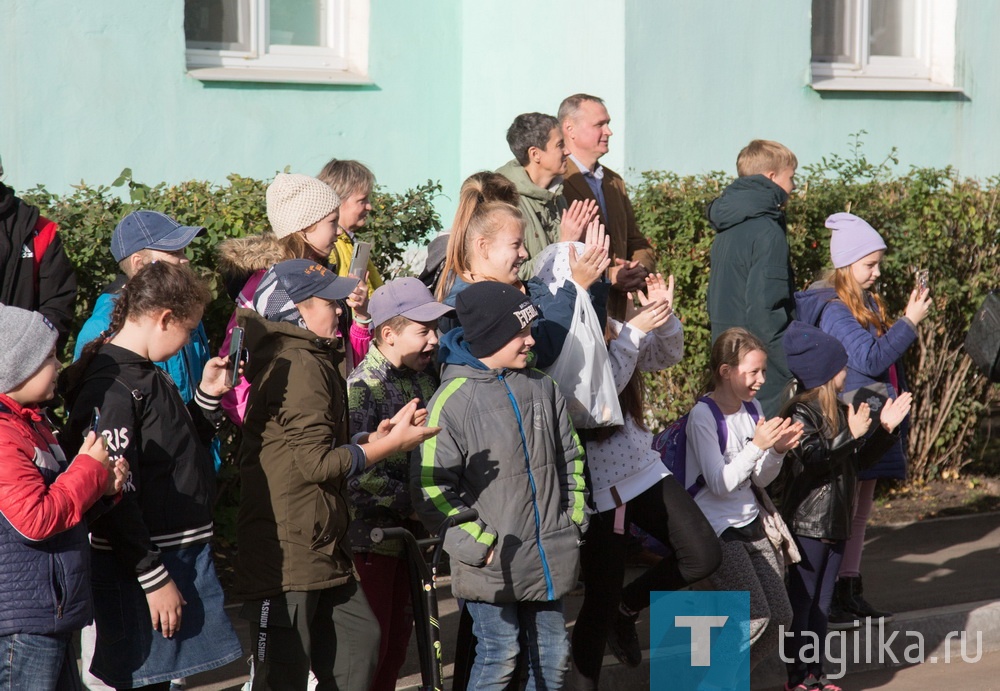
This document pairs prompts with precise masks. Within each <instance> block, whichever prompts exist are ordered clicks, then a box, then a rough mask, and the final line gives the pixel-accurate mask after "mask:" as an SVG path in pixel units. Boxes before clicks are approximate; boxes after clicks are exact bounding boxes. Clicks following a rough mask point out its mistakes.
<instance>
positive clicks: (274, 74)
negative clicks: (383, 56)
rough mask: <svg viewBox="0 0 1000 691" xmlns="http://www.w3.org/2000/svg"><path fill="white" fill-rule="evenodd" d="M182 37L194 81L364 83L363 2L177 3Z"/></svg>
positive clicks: (238, 0)
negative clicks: (181, 6)
mask: <svg viewBox="0 0 1000 691" xmlns="http://www.w3.org/2000/svg"><path fill="white" fill-rule="evenodd" d="M184 35H185V38H186V40H187V63H188V69H189V70H190V73H191V74H192V75H193V76H195V77H197V78H199V79H205V80H245V81H290V82H310V83H316V82H319V83H324V82H325V83H331V82H332V83H364V82H367V81H368V79H367V73H368V0H184Z"/></svg>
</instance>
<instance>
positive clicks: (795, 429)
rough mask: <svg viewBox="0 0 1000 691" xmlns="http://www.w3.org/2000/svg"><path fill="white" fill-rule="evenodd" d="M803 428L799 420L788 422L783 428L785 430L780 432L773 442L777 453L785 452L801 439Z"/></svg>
mask: <svg viewBox="0 0 1000 691" xmlns="http://www.w3.org/2000/svg"><path fill="white" fill-rule="evenodd" d="M803 429H804V428H803V426H802V423H801V422H793V423H792V424H790V425H789V426H788V427H786V428H785V431H784V432H782V434H781V436H780V437H779V438H778V440H777V441H776V442H774V450H775V451H777V452H778V453H787V452H788V451H791V450H792V449H794V448H795V447H796V446H798V445H799V442H800V441H801V440H802V432H803Z"/></svg>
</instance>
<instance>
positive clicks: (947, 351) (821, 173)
mask: <svg viewBox="0 0 1000 691" xmlns="http://www.w3.org/2000/svg"><path fill="white" fill-rule="evenodd" d="M894 154H895V152H893V153H891V154H890V155H889V156H888V157H887V158H886V160H885V161H883V162H882V163H879V164H873V163H871V162H869V161H868V160H867V159H866V158H865V157H864V155H863V153H862V152H861V150H860V147H859V146H857V142H855V147H854V150H853V154H852V155H851V156H850V157H848V158H843V157H839V156H832V157H830V158H826V159H823V160H822V161H821V162H820V163H819V164H817V165H812V166H807V167H805V168H800V169H799V175H798V178H797V181H798V185H799V189H798V191H797V192H796V193H795V194H794V195H793V197H792V200H791V202H790V203H789V205H788V221H789V226H788V234H789V245H790V247H791V256H792V263H793V265H794V268H795V275H796V280H797V282H798V287H799V288H804V287H806V286H807V285H808V284H809V283H810V282H812V281H813V280H815V279H816V278H817V277H818V276H819V275H820V274H821V272H822V271H823V270H824V269H826V268H827V267H828V265H829V235H830V232H829V231H828V230H827V229H825V228H824V225H823V222H824V220H825V219H826V217H827V216H828V215H830V214H832V213H835V212H838V211H850V212H852V213H855V214H857V215H859V216H861V217H862V218H864V219H866V220H867V221H869V222H870V223H871V224H872V225H873V226H874V227H875V228H876V229H878V230H879V231H880V232H881V233H882V235H883V237H884V238H885V241H886V244H887V245H888V247H889V250H888V252H887V254H886V258H885V260H884V262H883V268H882V277H881V279H880V284H879V286H878V290H879V292H880V293H881V294H882V296H883V297H884V298H885V299H886V303H887V305H888V309H889V312H890V315H892V316H893V317H897V316H899V315H901V314H902V312H903V309H904V307H905V306H906V302H907V299H908V296H909V292H910V290H911V289H912V286H913V274H912V270H913V267H920V268H927V269H929V270H930V276H931V288H932V295H933V296H934V305H935V307H934V309H933V310H932V312H931V314H930V315H929V316H928V318H927V319H926V320H925V321H924V322H923V323H922V324H921V325H920V329H919V339H918V342H917V343H915V344H914V345H913V346H912V347H911V348H910V350H909V351H908V353H907V355H906V358H905V361H904V366H905V368H906V372H907V375H908V377H909V381H910V385H911V388H912V390H913V393H914V408H913V412H912V428H911V435H910V440H909V453H910V459H911V464H910V468H911V477H912V478H913V479H915V480H925V479H931V478H934V477H938V476H944V477H951V476H957V474H958V471H959V470H960V469H961V467H962V466H964V465H965V464H966V463H968V462H969V461H970V460H971V459H970V445H971V443H972V442H973V440H974V438H975V434H976V430H977V426H978V424H977V423H978V420H979V418H980V417H981V416H982V415H983V413H984V411H985V410H986V408H987V406H988V404H989V403H990V402H991V401H993V400H995V399H996V398H997V394H996V391H995V388H994V387H990V386H989V384H988V382H986V381H985V379H984V378H983V377H982V376H981V375H979V373H978V372H977V371H976V370H975V367H974V366H972V364H971V361H970V360H969V358H968V356H966V355H965V353H964V351H963V348H962V342H963V340H964V338H965V333H966V332H967V330H968V326H969V323H970V321H971V318H972V316H973V314H974V313H975V311H976V309H977V308H978V306H979V305H980V303H981V302H982V299H983V297H984V296H985V295H986V294H987V293H988V292H989V291H990V290H991V289H993V288H995V287H996V286H997V283H998V277H1000V262H998V255H997V224H998V213H1000V212H998V208H997V202H998V200H1000V179H998V178H992V179H990V180H987V181H985V182H979V181H976V180H970V179H963V178H960V177H959V176H958V175H957V174H956V173H955V171H953V170H952V169H950V168H945V169H924V168H919V169H918V168H915V169H911V170H910V171H909V172H906V173H903V174H895V173H894V167H895V155H894ZM730 180H731V178H729V177H727V176H726V175H724V174H722V173H711V174H708V175H704V176H687V177H682V176H678V175H675V174H673V173H665V172H650V173H645V174H644V175H643V179H642V182H641V183H639V184H638V185H637V186H635V188H634V189H633V191H632V193H633V201H634V204H635V208H636V216H637V219H638V223H639V227H640V228H641V229H642V231H643V233H645V234H646V235H647V236H648V237H649V238H650V240H651V241H652V242H653V244H654V245H655V247H656V249H657V251H658V252H659V261H660V268H661V271H663V272H664V274H666V273H668V272H669V273H673V274H674V276H675V278H676V282H677V283H676V285H677V287H676V293H677V297H676V302H677V311H678V313H679V314H680V315H681V320H682V322H683V323H684V337H685V356H684V360H683V361H682V362H681V363H680V364H678V365H676V366H675V367H673V368H671V369H670V370H668V371H667V372H666V373H662V374H660V375H658V376H655V377H653V378H652V381H651V386H650V387H649V390H650V391H651V392H652V397H653V398H654V402H653V406H652V411H651V414H652V416H653V418H655V421H654V424H661V425H662V423H663V422H664V421H668V420H671V419H674V418H676V417H677V416H679V415H681V414H683V413H684V412H685V411H687V410H688V409H689V408H690V407H691V405H692V404H693V402H694V400H695V397H696V395H697V393H698V390H699V389H700V387H701V385H702V384H703V383H704V381H705V378H706V375H707V369H708V355H709V349H710V329H709V322H708V315H707V312H706V308H705V293H706V289H707V285H708V271H709V250H710V248H711V244H712V238H713V237H714V235H715V232H714V231H713V230H712V229H711V227H710V226H709V225H708V222H707V220H706V217H705V206H706V204H707V203H708V202H709V201H711V200H712V199H713V198H715V197H716V196H718V195H719V193H720V192H721V191H722V190H723V189H724V188H725V186H726V185H727V184H728V183H729V182H730Z"/></svg>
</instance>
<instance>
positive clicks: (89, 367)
mask: <svg viewBox="0 0 1000 691" xmlns="http://www.w3.org/2000/svg"><path fill="white" fill-rule="evenodd" d="M210 298H211V294H210V293H209V291H208V288H207V286H206V285H205V283H204V282H203V281H202V280H201V279H200V278H198V277H197V276H196V275H195V274H194V273H193V272H192V271H191V270H190V269H189V268H188V267H187V266H184V265H174V264H170V263H166V262H157V263H153V264H149V265H147V266H146V267H144V268H143V269H141V270H140V271H139V272H138V273H137V274H136V275H135V276H134V277H133V278H132V279H131V280H130V281H129V282H128V283H127V284H126V285H125V286H124V287H123V288H122V291H121V295H120V297H119V299H118V300H117V302H116V304H115V308H114V311H113V313H112V317H111V325H110V327H109V328H108V330H107V331H106V332H104V333H103V334H102V335H101V337H100V338H98V339H95V340H94V341H92V342H90V343H88V344H87V345H86V347H85V348H84V349H83V352H82V354H81V357H80V359H79V360H77V362H76V363H74V364H73V365H71V366H70V367H68V368H67V369H66V370H65V371H64V373H63V375H62V377H61V381H60V384H61V385H62V388H63V391H64V393H65V396H66V402H67V407H68V408H69V410H70V418H69V426H68V434H69V435H70V438H80V437H82V436H83V433H84V432H85V431H86V430H87V429H88V428H89V426H90V425H95V424H96V426H97V431H98V432H99V433H100V434H102V435H103V436H104V439H105V441H106V442H107V447H108V451H109V453H110V454H111V457H112V458H113V459H114V458H124V459H126V460H127V461H128V464H129V467H130V469H131V470H130V473H129V475H128V478H127V479H126V483H125V487H124V489H123V493H122V500H121V502H120V503H119V504H118V505H117V506H115V507H114V508H113V509H112V510H110V511H109V512H108V513H106V514H104V515H103V516H101V517H100V518H99V519H98V520H97V521H95V522H94V523H93V524H92V525H91V532H92V535H91V557H92V573H91V583H92V585H93V590H94V610H95V612H94V615H95V621H96V625H97V645H96V649H95V652H94V659H93V663H92V665H91V672H93V674H94V675H95V676H97V677H98V678H99V679H101V680H102V681H104V682H105V683H107V684H108V685H110V686H112V687H115V688H137V687H150V688H163V689H166V688H167V687H168V686H169V684H170V680H171V679H175V678H178V677H185V676H188V675H191V674H194V673H196V672H201V671H205V670H209V669H214V668H216V667H220V666H222V665H225V664H228V663H229V662H232V661H233V660H235V659H237V658H239V657H240V656H241V654H242V652H241V648H240V644H239V640H238V639H237V638H236V635H235V633H234V632H233V629H232V626H231V625H230V624H229V619H228V617H227V616H226V614H225V612H224V611H223V593H222V588H221V586H220V585H219V580H218V578H217V577H216V575H215V567H214V565H213V563H212V550H211V544H210V543H211V538H212V510H211V508H212V500H213V499H214V496H215V473H214V469H213V464H212V458H211V455H210V453H209V450H208V443H209V442H210V440H211V438H212V436H213V435H214V434H215V431H216V429H217V427H218V424H219V422H220V421H221V411H220V409H219V401H220V399H221V397H222V394H223V393H225V392H226V391H227V390H228V389H229V385H228V383H227V382H228V378H227V376H226V365H227V361H226V360H225V359H223V358H218V357H216V358H212V359H211V360H209V361H208V363H207V364H206V365H205V368H204V371H203V373H202V378H201V383H200V384H199V386H198V388H197V391H196V393H195V397H194V399H192V401H191V402H190V403H188V404H187V405H185V404H184V402H183V400H182V399H181V397H180V394H179V392H178V390H177V387H176V386H175V384H174V382H173V381H172V380H171V379H170V377H169V376H168V375H166V374H165V373H164V372H163V371H162V370H161V369H159V368H158V367H157V366H156V365H155V364H154V363H155V362H162V361H164V360H167V359H169V358H170V357H172V356H173V355H174V354H176V353H177V352H178V351H179V350H180V349H181V348H182V347H183V346H184V344H185V343H187V340H188V338H189V335H190V333H191V330H192V329H193V328H194V327H195V325H197V324H198V322H199V321H200V320H201V316H202V312H203V311H204V308H205V305H206V304H207V303H208V301H209V300H210ZM150 623H151V625H150Z"/></svg>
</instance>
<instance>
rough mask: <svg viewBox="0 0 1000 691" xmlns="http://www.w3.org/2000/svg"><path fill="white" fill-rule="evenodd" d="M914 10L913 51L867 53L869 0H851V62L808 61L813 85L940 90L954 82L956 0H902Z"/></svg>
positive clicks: (950, 87) (948, 88) (952, 86)
mask: <svg viewBox="0 0 1000 691" xmlns="http://www.w3.org/2000/svg"><path fill="white" fill-rule="evenodd" d="M907 1H908V2H911V3H912V4H913V5H914V6H915V7H916V10H917V17H916V27H915V30H914V31H915V38H914V40H915V45H916V51H915V52H916V57H914V58H904V57H889V56H881V55H876V56H872V55H869V36H870V28H869V16H870V12H869V0H855V1H854V3H852V4H853V7H852V8H851V9H852V10H853V13H852V14H853V16H851V17H848V21H849V22H850V23H851V26H852V28H853V37H854V41H853V45H852V46H851V54H852V56H853V58H854V60H853V61H851V62H832V63H831V62H813V63H812V65H811V67H812V81H811V86H812V88H813V89H816V90H817V91H946V92H960V91H961V90H962V89H961V88H959V87H956V86H955V20H956V17H957V13H958V0H907Z"/></svg>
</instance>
